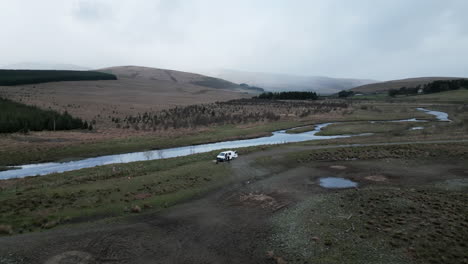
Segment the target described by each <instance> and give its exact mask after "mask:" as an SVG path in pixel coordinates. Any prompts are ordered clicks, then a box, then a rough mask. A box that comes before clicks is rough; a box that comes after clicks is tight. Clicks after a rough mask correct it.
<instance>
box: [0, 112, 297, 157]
mask: <svg viewBox="0 0 468 264" xmlns="http://www.w3.org/2000/svg"><path fill="white" fill-rule="evenodd" d="M301 124H303V123H302V122H300V121H282V122H274V123H267V124H261V125H257V126H252V127H248V128H241V127H236V126H233V125H226V126H218V127H213V128H211V129H209V130H206V131H202V132H195V133H191V134H187V135H185V136H183V137H181V136H178V137H171V136H159V137H157V136H145V137H131V138H125V139H113V140H106V141H99V142H92V143H85V144H74V145H68V146H59V147H50V148H37V149H19V148H15V149H4V150H0V165H2V166H5V165H20V164H29V163H39V162H48V161H59V160H63V159H70V158H74V159H81V158H89V157H96V156H101V155H111V154H119V153H129V152H136V151H148V150H155V149H164V148H172V147H180V146H189V145H198V144H205V143H213V142H219V141H224V140H236V139H246V138H252V137H260V136H267V135H270V134H271V132H272V131H275V130H281V129H285V128H290V127H294V126H299V125H301Z"/></svg>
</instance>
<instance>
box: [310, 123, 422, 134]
mask: <svg viewBox="0 0 468 264" xmlns="http://www.w3.org/2000/svg"><path fill="white" fill-rule="evenodd" d="M423 124H424V125H427V124H425V123H408V122H375V123H370V122H349V123H341V124H331V125H329V126H327V127H325V128H323V129H322V130H321V131H320V132H319V133H317V135H320V136H330V135H354V134H362V133H401V132H403V131H406V130H408V129H410V128H411V127H415V126H424V125H423Z"/></svg>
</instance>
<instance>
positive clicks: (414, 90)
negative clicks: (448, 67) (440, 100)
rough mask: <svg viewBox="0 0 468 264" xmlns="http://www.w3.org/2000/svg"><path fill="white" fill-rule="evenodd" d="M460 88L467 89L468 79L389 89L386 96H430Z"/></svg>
mask: <svg viewBox="0 0 468 264" xmlns="http://www.w3.org/2000/svg"><path fill="white" fill-rule="evenodd" d="M461 88H465V89H466V88H468V79H457V80H437V81H433V82H430V83H427V84H425V85H422V86H421V85H418V86H416V87H401V88H400V89H390V90H389V91H388V95H390V96H392V97H393V96H396V95H412V94H418V93H424V94H430V93H440V92H444V91H451V90H458V89H461Z"/></svg>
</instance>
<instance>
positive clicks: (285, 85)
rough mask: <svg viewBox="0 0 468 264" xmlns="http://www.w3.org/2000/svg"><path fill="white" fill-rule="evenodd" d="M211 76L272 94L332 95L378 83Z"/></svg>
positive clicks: (221, 73) (274, 76) (280, 76)
mask: <svg viewBox="0 0 468 264" xmlns="http://www.w3.org/2000/svg"><path fill="white" fill-rule="evenodd" d="M211 75H213V76H215V77H218V78H222V79H225V80H228V81H231V82H236V83H246V84H248V85H251V86H258V87H261V88H263V89H265V90H267V91H272V92H278V91H315V92H317V93H319V94H333V93H337V92H339V91H341V90H348V89H351V88H354V87H356V86H361V85H364V84H369V83H375V82H378V81H376V80H368V79H351V78H331V77H324V76H302V75H288V74H278V73H262V72H246V71H237V70H228V69H220V70H212V71H211Z"/></svg>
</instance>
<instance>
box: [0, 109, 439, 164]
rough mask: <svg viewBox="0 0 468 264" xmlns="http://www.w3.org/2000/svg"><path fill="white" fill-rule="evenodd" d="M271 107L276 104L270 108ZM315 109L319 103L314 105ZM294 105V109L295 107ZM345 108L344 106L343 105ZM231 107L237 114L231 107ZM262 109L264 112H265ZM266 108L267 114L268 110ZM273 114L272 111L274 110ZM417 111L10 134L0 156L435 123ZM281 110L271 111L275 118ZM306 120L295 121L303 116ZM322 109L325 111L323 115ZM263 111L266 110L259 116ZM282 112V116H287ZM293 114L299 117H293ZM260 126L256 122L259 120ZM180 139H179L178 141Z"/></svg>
mask: <svg viewBox="0 0 468 264" xmlns="http://www.w3.org/2000/svg"><path fill="white" fill-rule="evenodd" d="M272 104H273V105H274V103H272ZM317 104H318V105H319V106H320V105H321V103H320V102H319V103H317ZM296 105H297V104H296ZM345 106H346V105H345ZM230 107H234V108H236V107H237V108H239V107H240V106H237V105H233V106H230ZM264 108H265V107H264ZM268 108H269V106H268V105H267V106H266V108H265V109H268ZM272 108H273V107H272ZM415 108H416V106H413V105H402V104H385V103H380V104H369V103H366V104H353V105H351V106H346V107H342V108H339V107H332V108H330V107H329V106H328V104H325V105H324V106H323V109H322V108H321V107H319V108H318V110H317V111H313V108H311V107H309V108H304V107H303V106H301V105H300V104H299V106H298V107H296V108H294V107H290V106H289V109H290V110H289V111H290V114H286V115H284V114H283V115H282V116H281V117H280V119H279V120H277V121H270V122H265V121H263V122H253V123H246V124H243V123H240V124H235V125H218V126H211V127H200V128H197V129H190V128H187V129H178V130H173V129H170V130H167V131H156V132H153V131H152V130H151V131H141V130H140V131H135V132H132V131H128V130H129V129H116V131H112V132H105V131H98V132H88V131H84V132H80V131H70V132H37V133H30V134H29V135H22V134H13V135H4V136H1V137H0V143H1V144H2V146H3V148H2V149H1V150H0V165H18V164H25V163H33V162H45V161H60V160H70V159H80V158H86V157H94V156H99V155H108V154H117V153H127V152H135V151H145V150H152V149H161V148H169V147H177V146H184V145H195V144H202V143H209V142H216V141H222V140H232V139H243V138H252V137H259V136H265V135H268V134H269V133H271V132H272V131H275V130H280V129H286V128H291V127H296V126H302V125H307V124H315V123H321V122H330V121H356V120H394V119H407V118H413V117H417V118H427V119H430V118H433V117H432V116H430V115H427V114H425V113H423V112H420V111H417V110H415ZM246 109H247V110H245V111H247V112H259V109H262V108H259V107H258V106H257V107H253V108H251V109H250V108H246ZM278 109H281V108H279V107H274V109H273V110H272V111H273V113H274V114H275V115H276V114H279V113H280V112H278V113H276V112H274V111H277V110H278ZM304 109H305V110H306V111H309V112H308V114H307V115H305V116H304V117H298V115H299V114H300V113H303V112H304V111H305V110H304ZM324 109H327V110H326V111H324V112H323V113H322V111H323V110H324ZM263 111H265V110H263ZM287 111H288V110H284V111H283V113H287ZM296 112H297V114H296ZM259 120H260V119H259ZM182 135H183V136H182Z"/></svg>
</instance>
